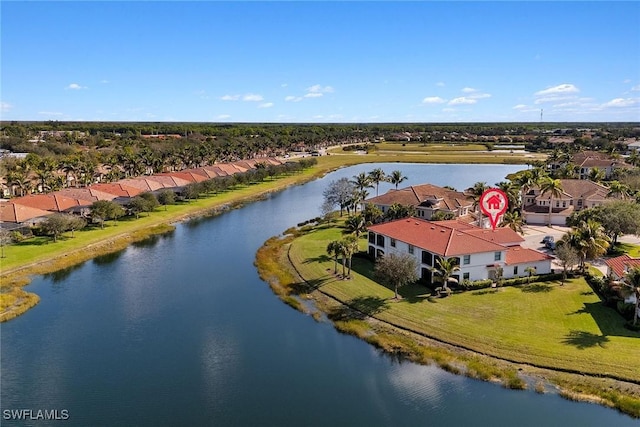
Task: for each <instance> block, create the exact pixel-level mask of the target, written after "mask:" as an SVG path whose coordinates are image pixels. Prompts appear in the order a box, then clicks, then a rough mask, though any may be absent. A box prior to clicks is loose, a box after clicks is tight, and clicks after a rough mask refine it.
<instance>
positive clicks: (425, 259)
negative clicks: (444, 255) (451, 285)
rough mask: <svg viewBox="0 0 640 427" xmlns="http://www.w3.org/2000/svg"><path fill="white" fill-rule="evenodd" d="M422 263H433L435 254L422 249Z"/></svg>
mask: <svg viewBox="0 0 640 427" xmlns="http://www.w3.org/2000/svg"><path fill="white" fill-rule="evenodd" d="M422 263H423V264H427V265H431V266H432V265H433V255H431V253H430V252H427V251H422Z"/></svg>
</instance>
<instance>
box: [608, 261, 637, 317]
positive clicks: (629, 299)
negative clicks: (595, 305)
mask: <svg viewBox="0 0 640 427" xmlns="http://www.w3.org/2000/svg"><path fill="white" fill-rule="evenodd" d="M604 263H605V264H606V265H607V275H608V276H610V277H611V278H612V279H613V281H614V282H616V281H621V280H622V279H624V276H625V275H626V274H627V271H629V269H632V268H636V267H640V258H632V257H630V256H629V255H628V254H624V255H620V256H618V257H615V258H609V259H607V260H605V261H604ZM621 297H623V298H624V302H626V303H629V304H635V303H636V296H635V295H634V294H633V293H632V292H625V293H621ZM638 316H640V308H639V312H638Z"/></svg>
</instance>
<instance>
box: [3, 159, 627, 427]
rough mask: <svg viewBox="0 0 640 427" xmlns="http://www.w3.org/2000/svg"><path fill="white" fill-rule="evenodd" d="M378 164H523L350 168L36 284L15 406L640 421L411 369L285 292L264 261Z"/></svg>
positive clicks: (277, 419) (173, 414) (103, 417)
mask: <svg viewBox="0 0 640 427" xmlns="http://www.w3.org/2000/svg"><path fill="white" fill-rule="evenodd" d="M375 167H381V168H383V169H384V170H385V171H386V172H387V173H390V172H391V171H392V170H395V169H398V170H401V171H402V172H403V174H405V175H407V176H408V177H409V178H410V179H409V180H408V181H406V182H404V183H403V184H402V186H406V185H412V184H421V183H426V182H430V183H434V184H437V185H441V186H442V185H450V186H453V187H455V188H457V189H459V190H462V189H464V188H467V187H470V186H472V185H473V184H474V183H475V182H477V181H485V182H487V183H488V184H489V185H493V184H494V183H496V182H499V181H502V180H504V177H505V176H506V175H507V174H509V173H511V172H515V171H517V170H520V169H522V168H523V166H505V165H423V164H420V165H418V164H399V163H391V164H368V165H358V166H353V167H349V168H344V169H341V170H338V171H336V172H334V173H331V174H329V175H327V176H325V177H323V178H322V179H318V180H316V181H313V182H310V183H307V184H304V185H300V186H296V187H291V188H289V189H287V190H284V191H283V192H281V193H278V194H274V195H271V196H270V197H269V198H267V199H266V200H263V201H260V202H255V203H252V204H249V205H247V206H245V207H243V208H241V209H238V210H233V211H229V212H226V213H224V214H223V215H220V216H218V217H215V218H208V219H202V220H194V221H191V222H187V223H183V224H179V225H178V226H177V228H176V230H175V232H173V233H172V234H168V235H165V236H159V237H155V238H153V239H151V240H148V241H145V242H142V243H139V244H135V245H132V246H130V247H129V248H127V249H126V250H123V251H121V252H118V253H115V254H111V255H106V256H103V257H100V258H97V259H95V260H92V261H88V262H86V263H84V264H82V265H80V266H77V267H73V268H71V269H69V270H66V271H61V272H58V273H55V274H51V275H47V276H44V277H36V278H34V280H33V282H32V284H31V285H29V286H28V288H27V289H28V290H29V291H32V292H35V293H37V294H38V295H40V297H41V302H40V304H39V305H38V306H36V307H35V308H33V309H32V310H30V311H29V312H27V313H26V314H25V315H23V316H20V317H18V318H17V319H14V320H12V321H10V322H8V323H5V324H3V325H2V327H1V342H0V344H1V349H0V351H1V356H2V360H1V361H2V364H1V380H2V382H1V396H0V397H1V402H2V409H3V410H7V409H32V410H34V411H37V410H53V409H57V410H67V411H68V413H69V420H67V421H64V422H60V421H59V422H56V423H47V422H42V421H34V422H31V423H26V424H29V425H51V424H55V425H65V426H67V425H69V426H89V425H91V426H100V425H104V426H113V425H137V426H165V425H166V426H172V425H185V426H186V425H206V426H209V425H214V426H300V425H304V426H363V425H367V426H418V425H425V426H426V425H428V426H463V425H468V426H478V425H480V426H482V425H487V426H535V427H538V426H632V425H634V426H637V425H638V422H637V420H633V419H631V418H629V417H627V416H625V415H621V414H619V413H618V412H616V411H614V410H611V409H608V408H604V407H600V406H597V405H592V404H587V403H576V402H570V401H567V400H564V399H562V398H560V397H558V396H557V395H555V394H548V395H540V394H537V393H535V392H533V391H510V390H506V389H504V388H502V387H500V386H497V385H494V384H490V383H485V382H481V381H476V380H471V379H468V378H465V377H462V376H455V375H452V374H449V373H447V372H445V371H442V370H440V369H438V368H436V367H434V366H420V365H416V364H414V363H410V362H406V361H400V360H397V359H395V358H392V357H390V356H387V355H385V354H383V353H381V352H380V351H378V350H376V349H375V348H373V347H372V346H370V345H368V344H366V343H365V342H363V341H361V340H359V339H357V338H354V337H352V336H348V335H343V334H340V333H338V332H336V331H335V329H334V328H333V326H332V325H331V324H328V323H317V322H315V321H314V320H313V319H312V318H311V317H310V316H307V315H304V314H302V313H299V312H297V311H295V310H293V309H291V308H290V307H289V306H287V305H285V304H284V303H282V302H281V301H280V300H279V299H278V298H277V297H276V296H275V295H273V293H272V292H271V290H270V289H269V286H268V285H267V284H266V283H264V282H263V281H262V280H260V278H259V277H258V274H257V272H256V269H255V267H254V265H253V261H254V258H255V252H256V250H257V249H258V248H259V247H260V246H261V245H262V244H263V242H264V241H265V240H267V239H268V238H269V237H271V236H273V235H278V234H280V233H282V232H283V231H284V230H285V229H287V228H289V227H291V226H293V225H295V224H297V223H299V222H301V221H304V220H307V219H309V218H313V217H316V216H318V215H320V205H321V204H322V191H323V190H324V189H325V188H326V186H327V183H328V182H329V181H331V180H335V179H338V178H340V177H353V176H354V175H356V174H358V173H359V172H369V171H371V170H372V169H373V168H375ZM391 187H392V186H391V185H390V184H381V185H380V192H381V193H382V192H384V191H386V190H388V189H389V188H391ZM373 194H375V190H373ZM373 194H372V195H373ZM2 425H3V426H10V425H25V423H24V422H21V423H18V422H16V423H12V422H9V421H7V420H5V419H3V420H2Z"/></svg>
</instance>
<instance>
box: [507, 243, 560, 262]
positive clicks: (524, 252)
mask: <svg viewBox="0 0 640 427" xmlns="http://www.w3.org/2000/svg"><path fill="white" fill-rule="evenodd" d="M550 259H553V257H552V256H550V255H547V254H544V253H542V252H538V251H536V250H533V249H528V248H523V247H521V246H511V247H509V248H508V249H507V256H506V258H505V264H507V265H514V264H522V263H525V262H536V261H546V260H550Z"/></svg>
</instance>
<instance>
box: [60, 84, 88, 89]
mask: <svg viewBox="0 0 640 427" xmlns="http://www.w3.org/2000/svg"><path fill="white" fill-rule="evenodd" d="M86 88H87V87H86V86H80V85H79V84H78V83H71V84H70V85H69V86H67V87H66V88H65V89H71V90H80V89H86Z"/></svg>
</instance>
